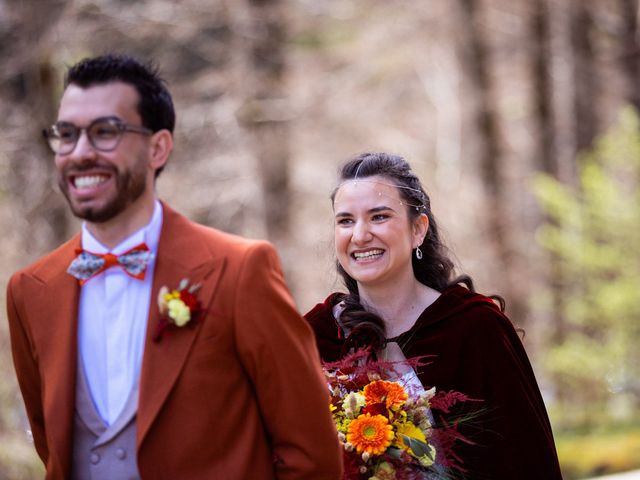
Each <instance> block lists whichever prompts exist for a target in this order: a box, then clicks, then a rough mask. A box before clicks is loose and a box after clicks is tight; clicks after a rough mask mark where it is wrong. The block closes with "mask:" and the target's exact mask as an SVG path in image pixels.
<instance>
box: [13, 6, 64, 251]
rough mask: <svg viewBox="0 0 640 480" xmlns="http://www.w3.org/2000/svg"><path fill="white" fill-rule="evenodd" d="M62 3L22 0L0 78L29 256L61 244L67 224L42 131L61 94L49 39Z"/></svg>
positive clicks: (15, 187)
mask: <svg viewBox="0 0 640 480" xmlns="http://www.w3.org/2000/svg"><path fill="white" fill-rule="evenodd" d="M64 3H65V2H64V1H58V2H49V3H47V4H46V5H41V4H40V3H37V4H36V2H20V3H19V5H18V6H17V10H15V12H17V15H15V17H14V18H15V20H16V23H17V24H16V25H14V27H13V31H14V32H19V33H18V34H17V35H14V36H12V37H10V42H9V43H3V50H4V51H3V52H2V55H3V56H4V58H5V68H4V69H3V71H4V72H5V73H4V74H3V76H2V77H1V78H0V97H2V98H3V103H4V104H5V105H6V106H7V108H8V109H9V110H10V111H5V116H6V118H12V121H13V124H12V125H11V126H10V127H9V129H11V134H12V135H13V136H14V142H13V143H14V144H18V145H20V148H18V149H16V150H15V151H13V152H10V153H9V160H10V164H11V171H12V181H11V182H10V188H11V193H12V196H13V200H12V201H13V203H14V205H15V208H16V210H17V211H19V212H21V213H20V215H19V218H20V219H22V223H21V224H19V225H17V228H18V231H19V235H20V237H21V239H22V240H21V245H22V246H23V248H24V251H25V253H26V254H27V256H28V257H33V256H38V255H40V254H42V253H43V252H44V251H47V250H50V249H52V248H54V247H56V246H57V245H59V244H60V243H62V242H63V241H64V240H66V238H67V236H68V229H69V218H70V217H69V214H68V211H67V207H66V204H65V201H64V199H63V198H62V196H61V195H60V194H58V192H57V191H56V189H55V187H54V185H55V178H56V173H55V166H54V163H53V155H52V153H51V152H50V151H49V150H48V148H47V147H46V146H45V144H44V141H43V140H42V136H41V134H40V132H41V130H42V128H43V127H44V126H46V125H47V124H49V123H51V122H53V121H54V120H55V114H56V97H57V96H58V83H57V78H56V77H57V76H58V72H57V71H56V70H55V69H54V68H53V67H52V65H51V64H50V61H49V52H48V51H47V47H46V40H45V38H46V33H47V31H48V28H49V27H51V26H53V25H55V21H56V19H57V15H59V13H60V12H61V11H62V10H63V8H64ZM5 133H8V132H7V131H5ZM16 138H17V139H18V140H17V141H15V139H16Z"/></svg>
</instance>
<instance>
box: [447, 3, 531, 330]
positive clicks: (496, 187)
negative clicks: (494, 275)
mask: <svg viewBox="0 0 640 480" xmlns="http://www.w3.org/2000/svg"><path fill="white" fill-rule="evenodd" d="M458 3H459V9H458V10H459V11H460V14H461V17H462V31H464V32H466V35H465V39H464V50H465V53H466V54H463V65H465V66H466V68H467V69H468V71H467V74H468V78H469V81H470V83H471V88H472V92H473V96H474V100H475V102H476V104H475V105H476V106H475V113H474V123H475V128H476V129H477V131H478V132H479V137H480V139H479V145H480V147H479V152H478V159H479V165H480V176H481V180H482V186H483V187H484V189H485V194H486V199H487V209H486V210H487V211H486V213H485V214H486V215H487V223H488V226H489V228H488V230H489V231H490V232H491V235H492V239H493V247H494V255H495V259H496V262H497V264H498V265H500V267H499V268H498V269H497V270H498V271H501V272H503V273H504V279H503V283H502V288H503V289H504V297H505V298H506V299H507V304H508V309H509V314H510V315H511V316H512V318H513V319H514V321H516V322H517V323H518V324H520V325H522V324H523V323H526V319H527V314H528V309H527V306H526V301H525V295H524V293H523V292H522V291H521V290H522V289H521V287H520V286H521V282H519V281H518V279H517V278H515V277H516V269H515V268H514V264H515V262H516V256H517V253H516V248H515V245H514V244H513V239H512V238H511V235H510V233H509V228H510V222H509V217H510V215H509V209H508V205H509V203H508V201H507V199H506V192H505V188H504V180H503V178H502V175H501V172H502V163H501V162H502V160H503V151H502V148H501V139H500V129H499V118H498V113H497V112H496V105H497V101H496V93H495V87H494V85H493V82H492V79H491V72H490V70H491V64H490V51H489V47H488V45H487V42H486V38H485V33H484V32H482V31H481V30H480V28H479V25H478V17H479V15H480V13H481V11H480V10H481V5H482V2H481V1H480V0H458Z"/></svg>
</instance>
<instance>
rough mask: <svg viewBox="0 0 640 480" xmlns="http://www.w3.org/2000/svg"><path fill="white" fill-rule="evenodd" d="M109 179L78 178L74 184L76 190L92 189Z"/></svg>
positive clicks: (98, 176)
mask: <svg viewBox="0 0 640 480" xmlns="http://www.w3.org/2000/svg"><path fill="white" fill-rule="evenodd" d="M106 179H107V177H105V176H102V175H90V176H85V177H76V178H75V181H74V182H73V183H74V185H75V187H76V188H90V187H95V186H96V185H99V184H101V183H102V182H104V181H105V180H106Z"/></svg>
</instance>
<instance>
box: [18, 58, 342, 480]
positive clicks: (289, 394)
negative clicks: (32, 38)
mask: <svg viewBox="0 0 640 480" xmlns="http://www.w3.org/2000/svg"><path fill="white" fill-rule="evenodd" d="M65 85H66V87H65V90H64V94H63V96H62V99H61V102H60V107H59V111H58V119H57V122H56V123H55V124H54V125H53V126H52V127H51V128H50V129H48V130H47V131H46V132H45V136H46V137H47V139H48V142H49V145H50V146H51V148H52V150H53V151H54V153H55V164H56V168H57V172H58V183H59V186H60V189H61V191H62V192H63V194H64V195H65V197H66V199H67V201H68V203H69V206H70V208H71V210H72V211H73V213H74V214H75V215H76V216H78V217H80V218H82V219H84V223H83V225H82V232H81V233H80V234H78V235H76V236H75V237H74V238H72V239H71V240H70V241H69V242H67V243H65V244H64V245H62V246H61V247H59V248H58V249H56V250H54V251H53V252H51V253H49V254H48V255H46V256H45V257H43V258H42V259H40V260H38V261H37V262H35V263H34V264H33V265H31V266H29V267H27V268H26V269H24V270H22V271H20V272H18V273H16V274H14V275H13V277H12V278H11V280H10V283H9V287H8V294H7V309H8V318H9V328H10V334H11V345H12V352H13V359H14V363H15V368H16V372H17V376H18V381H19V384H20V388H21V391H22V395H23V397H24V401H25V405H26V410H27V415H28V417H29V422H30V424H31V430H32V433H33V439H34V443H35V447H36V450H37V452H38V454H39V456H40V457H41V459H42V461H43V462H44V463H45V466H46V478H48V479H68V478H73V479H81V480H86V479H92V480H96V479H109V480H111V479H130V478H149V479H188V480H191V479H257V480H260V479H272V478H278V479H294V478H295V479H337V478H339V477H340V475H341V464H340V458H341V457H340V450H339V445H338V441H337V437H336V432H335V428H334V426H333V422H332V420H331V417H330V414H329V410H328V405H327V397H328V395H327V387H326V384H325V382H324V379H323V376H322V373H321V370H320V367H319V357H318V353H317V350H316V348H315V346H314V341H313V336H312V333H311V331H310V329H309V328H308V327H307V326H306V324H305V323H304V321H303V320H302V319H301V317H300V316H299V315H298V314H297V313H296V310H295V306H294V303H293V301H292V299H291V296H290V294H289V292H288V290H287V288H286V285H285V283H284V280H283V275H282V272H281V268H280V265H279V260H278V258H277V255H276V253H275V251H274V250H273V248H272V247H271V246H270V245H269V244H268V243H266V242H263V241H250V240H245V239H242V238H240V237H236V236H232V235H229V234H225V233H222V232H219V231H216V230H213V229H210V228H207V227H204V226H200V225H196V224H194V223H192V222H190V221H189V220H187V219H186V218H184V217H182V216H181V215H179V214H178V213H176V212H175V211H173V210H172V209H170V208H169V207H168V206H167V205H166V204H164V203H161V202H160V201H159V200H158V199H157V197H156V193H155V189H154V185H155V178H156V176H157V175H158V173H159V172H160V171H161V170H162V168H163V167H164V165H165V164H166V162H167V159H168V157H169V154H170V153H171V150H172V147H173V138H172V131H173V126H174V123H175V116H174V112H173V103H172V100H171V96H170V94H169V92H168V91H167V90H166V88H165V86H164V83H163V82H162V80H160V79H159V77H158V76H157V73H156V72H155V71H154V70H153V69H151V68H149V67H147V66H145V65H142V64H141V63H139V62H138V61H136V60H134V59H132V58H131V57H127V56H117V55H106V56H101V57H96V58H92V59H86V60H83V61H81V62H80V63H78V64H77V65H75V66H73V67H71V68H70V70H69V72H68V73H67V77H66V82H65Z"/></svg>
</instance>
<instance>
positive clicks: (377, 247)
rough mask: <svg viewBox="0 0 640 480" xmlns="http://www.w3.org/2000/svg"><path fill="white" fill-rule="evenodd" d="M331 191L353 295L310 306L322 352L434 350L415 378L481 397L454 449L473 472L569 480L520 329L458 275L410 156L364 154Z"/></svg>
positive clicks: (336, 355) (389, 355)
mask: <svg viewBox="0 0 640 480" xmlns="http://www.w3.org/2000/svg"><path fill="white" fill-rule="evenodd" d="M331 199H332V202H333V209H334V214H335V251H336V256H337V260H338V262H337V269H338V272H339V273H340V274H341V276H342V278H343V280H344V282H345V285H346V287H347V289H348V291H349V293H348V294H341V293H334V294H332V295H330V296H329V297H328V298H327V299H326V300H325V302H324V303H322V304H319V305H316V307H314V308H313V309H312V310H311V311H310V312H309V313H307V314H306V315H305V317H306V319H307V321H308V322H309V323H310V324H311V326H312V328H313V329H314V331H315V333H316V337H317V342H318V347H319V350H320V354H321V356H322V359H323V360H324V361H335V360H338V359H340V358H342V357H343V356H344V355H345V354H346V353H348V352H349V351H352V350H354V349H356V348H361V347H365V346H368V347H371V349H372V351H373V352H374V355H375V356H376V357H377V358H379V359H386V360H403V359H406V358H412V357H417V356H424V355H427V356H428V360H427V365H424V366H421V367H419V368H417V371H416V372H415V373H414V372H413V371H412V372H409V375H410V376H411V375H413V376H414V378H415V375H417V378H418V380H419V381H420V383H421V384H422V385H423V386H424V387H425V388H430V387H432V386H435V387H436V388H437V389H438V390H441V391H449V390H455V391H458V392H462V393H464V394H466V395H468V396H470V397H472V398H475V399H480V400H482V404H481V405H482V406H481V407H480V411H481V412H482V413H481V414H480V415H479V416H477V417H476V418H474V419H473V420H472V421H469V422H463V423H462V424H461V427H460V430H461V433H463V435H464V436H465V437H466V438H467V439H468V440H469V441H470V443H468V444H466V443H465V444H458V447H457V450H456V451H457V453H458V454H459V455H460V456H461V458H462V461H463V467H464V469H465V470H466V474H465V477H466V478H471V479H509V480H522V479H524V480H527V479H531V480H533V479H535V480H553V479H559V478H562V477H561V474H560V468H559V465H558V458H557V454H556V450H555V445H554V441H553V436H552V432H551V426H550V424H549V419H548V416H547V412H546V410H545V406H544V403H543V400H542V396H541V394H540V391H539V389H538V385H537V383H536V380H535V377H534V374H533V370H532V368H531V365H530V363H529V360H528V358H527V355H526V353H525V350H524V348H523V346H522V343H521V341H520V338H519V337H518V335H517V333H516V331H515V330H514V328H513V326H512V324H511V322H510V321H509V319H508V318H507V317H506V316H505V315H504V314H503V313H502V309H501V308H500V307H498V305H496V303H494V302H493V301H492V300H491V299H490V298H487V297H485V296H482V295H479V294H477V293H474V292H473V287H472V283H471V280H470V279H469V278H468V277H464V278H461V279H457V280H453V270H454V269H453V262H452V261H451V260H450V259H449V258H448V257H447V254H446V250H445V248H444V246H443V244H442V243H441V241H440V238H439V235H438V227H437V225H436V222H435V219H434V217H433V214H432V212H431V207H430V201H429V197H428V196H427V194H426V193H425V191H424V189H423V187H422V185H421V184H420V181H419V179H418V178H417V177H416V176H415V174H414V173H413V172H412V171H411V168H410V166H409V165H408V164H407V162H406V161H405V160H404V159H402V158H401V157H398V156H393V155H388V154H385V153H365V154H362V155H359V156H357V157H355V158H354V159H352V160H350V161H349V162H347V163H346V164H345V165H344V167H343V168H342V171H341V176H340V184H339V185H338V187H337V188H336V190H335V191H334V192H333V194H332V196H331ZM460 283H464V284H465V285H466V288H465V287H464V286H462V285H460ZM405 375H406V373H405ZM467 403H468V402H467ZM476 406H477V404H476ZM458 413H460V412H458Z"/></svg>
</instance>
